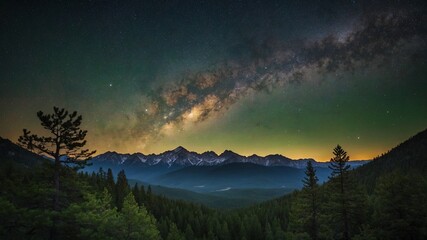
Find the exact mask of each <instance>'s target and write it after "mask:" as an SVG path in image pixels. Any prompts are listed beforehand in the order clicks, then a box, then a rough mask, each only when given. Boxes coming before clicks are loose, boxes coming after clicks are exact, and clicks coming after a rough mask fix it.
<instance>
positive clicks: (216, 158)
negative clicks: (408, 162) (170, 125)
mask: <svg viewBox="0 0 427 240" xmlns="http://www.w3.org/2000/svg"><path fill="white" fill-rule="evenodd" d="M308 161H311V162H312V163H313V166H315V167H327V166H328V164H329V162H317V161H316V160H314V159H313V158H300V159H291V158H288V157H285V156H283V155H280V154H269V155H266V156H264V157H263V156H258V155H256V154H252V155H250V156H243V155H240V154H238V153H235V152H233V151H231V150H225V151H224V152H222V153H221V154H217V153H215V152H214V151H205V152H203V153H197V152H193V151H189V150H187V149H185V148H184V147H182V146H179V147H177V148H175V149H173V150H168V151H165V152H163V153H159V154H143V153H140V152H137V153H118V152H115V151H107V152H105V153H102V154H99V155H97V156H95V157H94V158H93V159H92V162H104V163H105V162H109V163H110V164H117V165H135V164H138V165H141V166H142V165H148V166H153V165H158V164H161V165H166V166H169V167H170V166H172V165H177V166H216V165H225V164H230V163H254V164H258V165H261V166H287V167H294V168H305V166H306V164H307V162H308ZM368 161H370V160H353V161H350V165H352V167H357V166H361V165H363V164H364V163H366V162H368Z"/></svg>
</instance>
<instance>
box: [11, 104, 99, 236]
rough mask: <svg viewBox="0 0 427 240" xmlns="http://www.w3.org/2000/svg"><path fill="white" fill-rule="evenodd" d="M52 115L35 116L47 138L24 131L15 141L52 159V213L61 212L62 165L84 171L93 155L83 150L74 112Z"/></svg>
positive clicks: (81, 132)
mask: <svg viewBox="0 0 427 240" xmlns="http://www.w3.org/2000/svg"><path fill="white" fill-rule="evenodd" d="M53 111H54V112H53V114H44V113H43V112H42V111H39V112H37V117H38V118H39V120H40V121H41V125H42V126H43V128H44V129H46V130H47V131H48V132H49V134H48V136H38V135H36V134H32V133H31V131H29V130H27V129H24V130H23V135H22V136H20V137H19V139H18V142H19V144H20V145H21V146H22V147H24V148H26V149H28V150H30V151H32V152H35V153H37V154H42V155H45V156H48V157H51V158H53V159H54V174H53V175H54V176H53V182H54V189H55V192H54V197H53V210H54V211H56V212H59V211H60V210H61V203H60V195H61V193H60V172H61V166H62V164H65V165H67V166H70V165H71V166H73V167H77V168H81V167H84V166H85V165H86V164H87V160H89V159H90V158H91V156H92V155H93V154H94V153H95V151H89V150H88V149H83V147H84V146H85V145H86V140H85V138H86V134H87V131H86V130H81V129H80V125H81V123H82V116H81V115H77V112H76V111H74V112H73V113H70V114H69V113H68V111H66V110H65V109H59V108H57V107H54V108H53ZM57 222H58V220H57V219H54V220H53V227H52V229H51V234H50V239H54V238H56V227H55V226H56V225H57Z"/></svg>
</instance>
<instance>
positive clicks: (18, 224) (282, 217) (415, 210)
mask: <svg viewBox="0 0 427 240" xmlns="http://www.w3.org/2000/svg"><path fill="white" fill-rule="evenodd" d="M425 141H426V131H424V132H422V133H420V134H418V135H416V136H414V137H413V138H411V139H409V140H408V141H406V142H404V143H402V144H400V145H399V146H398V147H396V148H394V149H393V150H391V151H390V152H389V153H386V154H385V155H384V156H381V157H379V158H377V159H376V160H374V161H373V162H371V163H369V164H367V165H366V166H363V167H361V168H359V169H357V170H355V171H351V172H350V174H349V179H348V184H347V185H346V186H345V187H346V190H347V195H344V197H345V198H346V201H347V202H348V203H349V204H348V206H345V209H346V211H347V212H348V215H349V216H350V218H349V219H350V221H349V225H348V232H349V239H426V238H427V227H426V226H427V206H426V204H425V203H424V202H425V199H427V191H426V190H427V179H426V177H425V176H426V169H425V161H424V160H423V159H425V156H426V155H425V151H426V150H425V147H424V146H426V145H425V143H426V142H425ZM7 144H8V145H7ZM7 144H6V142H4V140H2V142H1V144H0V150H1V151H0V154H1V155H0V157H1V159H0V190H1V191H0V238H1V239H49V235H50V231H51V229H52V228H53V227H54V228H55V229H57V231H58V233H57V234H56V236H57V239H247V240H250V239H254V240H258V239H311V237H312V234H313V231H312V230H313V226H314V227H315V233H316V237H317V239H343V235H342V232H343V229H342V226H343V225H342V221H341V218H340V216H341V215H340V211H341V209H342V206H341V205H340V201H337V196H338V195H337V190H336V188H335V185H334V184H335V183H334V181H335V180H334V179H335V178H333V179H332V180H331V181H330V182H328V183H326V184H324V185H322V186H318V187H317V188H316V190H315V193H316V197H315V198H314V199H315V201H316V203H317V204H316V206H317V209H316V211H317V212H316V216H317V218H316V223H315V225H313V224H312V222H311V221H310V220H312V219H311V218H310V215H309V213H310V211H309V210H310V209H309V204H307V196H309V195H308V193H310V191H309V190H308V189H306V188H304V189H303V190H302V191H297V192H294V193H291V194H290V195H286V196H284V197H281V198H278V199H275V200H271V201H268V202H264V203H261V204H258V205H254V206H252V207H248V208H241V209H236V210H232V211H220V210H214V209H210V208H207V207H204V206H202V205H198V204H191V203H187V202H184V201H179V200H171V199H168V198H165V197H161V196H158V195H156V194H154V193H153V190H152V189H151V187H148V188H147V187H143V186H140V185H139V186H138V185H135V186H129V184H128V180H127V179H126V175H125V173H124V172H120V173H113V172H112V171H107V170H106V171H99V172H96V173H93V174H87V173H77V172H76V171H75V170H73V169H71V168H66V167H63V168H62V171H61V179H62V181H63V185H62V188H61V210H60V211H54V210H53V209H52V196H53V194H52V192H53V189H52V177H51V176H52V166H51V162H50V161H46V160H44V159H43V158H39V157H38V156H36V155H31V154H30V153H29V152H26V151H25V150H23V149H20V148H19V147H17V146H16V145H13V144H12V143H10V142H7ZM20 156H22V158H21V157H20ZM26 157H30V158H29V159H31V158H32V157H34V159H35V161H37V162H38V164H35V165H32V163H29V162H28V161H29V159H28V158H26ZM36 159H38V160H36ZM30 162H31V161H30ZM114 179H116V180H115V181H114ZM338 200H339V199H338ZM54 223H56V224H54Z"/></svg>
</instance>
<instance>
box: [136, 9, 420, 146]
mask: <svg viewBox="0 0 427 240" xmlns="http://www.w3.org/2000/svg"><path fill="white" fill-rule="evenodd" d="M425 20H426V19H425V15H424V14H423V13H422V12H420V11H417V10H409V9H403V10H402V9H401V10H395V11H390V10H388V11H386V12H375V13H373V12H370V13H369V14H368V15H364V16H362V17H360V19H359V20H358V22H357V23H356V24H355V25H354V26H349V28H351V31H349V32H348V33H347V34H346V36H344V37H342V36H337V35H336V34H330V35H328V36H327V37H324V38H322V39H319V40H316V41H305V42H300V43H298V44H292V45H290V44H288V43H286V42H281V41H280V40H279V39H274V38H273V39H265V40H263V41H262V42H260V43H259V44H254V45H250V46H246V47H247V49H246V51H248V52H250V54H249V55H250V57H249V58H247V59H244V60H240V61H235V60H234V61H227V62H224V63H221V64H218V66H214V67H212V68H211V69H208V70H206V71H199V72H194V73H189V74H186V75H185V76H183V77H182V78H180V79H179V80H176V81H173V82H170V83H168V84H167V85H165V86H162V87H160V88H158V89H156V90H154V91H153V92H152V93H151V95H150V96H149V99H150V102H149V104H147V105H146V107H145V108H143V109H141V110H140V111H139V112H138V113H137V116H138V124H137V125H136V126H135V128H134V129H133V130H134V131H133V134H135V136H139V137H141V138H143V139H144V142H149V141H155V140H158V138H159V137H162V136H164V135H167V134H168V132H171V131H174V130H179V129H183V128H184V126H185V125H188V124H194V123H198V122H202V121H205V120H206V119H209V118H210V117H213V116H215V115H217V114H218V113H223V112H226V111H227V110H228V109H229V108H230V106H231V105H233V104H234V103H236V102H237V101H239V100H240V99H241V98H242V97H244V96H246V95H247V94H248V93H251V92H258V91H267V92H268V91H271V90H272V89H274V88H281V87H283V86H284V85H286V84H301V83H302V82H303V81H306V80H307V76H306V75H307V73H308V72H312V71H316V72H318V73H330V72H337V71H352V70H354V69H358V68H363V67H366V66H367V65H370V64H375V65H378V66H380V65H381V64H384V63H385V62H387V61H388V60H390V59H389V58H390V57H393V56H395V55H400V54H405V53H406V54H407V53H408V52H409V54H414V51H415V49H419V48H424V47H425V37H426V33H427V32H426V25H425Z"/></svg>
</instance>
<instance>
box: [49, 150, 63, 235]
mask: <svg viewBox="0 0 427 240" xmlns="http://www.w3.org/2000/svg"><path fill="white" fill-rule="evenodd" d="M60 170H61V162H60V159H59V156H58V157H56V158H55V166H54V185H55V193H54V196H53V211H54V212H55V214H58V213H59V210H60V205H59V194H60V192H59V186H60V185H59V171H60ZM57 223H58V217H57V216H54V217H53V218H52V228H51V229H50V236H49V239H51V240H53V239H56V226H57Z"/></svg>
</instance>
